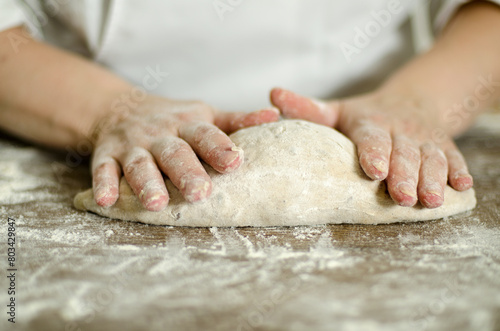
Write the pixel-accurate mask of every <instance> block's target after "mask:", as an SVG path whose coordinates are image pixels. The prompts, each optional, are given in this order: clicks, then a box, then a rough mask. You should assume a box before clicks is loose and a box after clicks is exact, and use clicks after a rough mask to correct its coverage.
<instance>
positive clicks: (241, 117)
mask: <svg viewBox="0 0 500 331" xmlns="http://www.w3.org/2000/svg"><path fill="white" fill-rule="evenodd" d="M279 118H280V112H279V110H278V109H276V108H274V107H269V108H264V109H261V110H258V111H255V112H252V113H226V112H219V113H217V114H216V116H215V125H216V126H217V127H218V128H219V129H221V130H222V131H224V132H226V133H231V132H234V131H236V130H239V129H241V128H246V127H249V126H254V125H260V124H263V123H269V122H276V121H277V120H279Z"/></svg>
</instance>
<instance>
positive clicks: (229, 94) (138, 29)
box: [0, 0, 460, 111]
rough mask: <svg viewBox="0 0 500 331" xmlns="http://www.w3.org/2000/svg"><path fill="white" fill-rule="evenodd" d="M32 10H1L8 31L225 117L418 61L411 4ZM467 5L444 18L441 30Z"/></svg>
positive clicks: (445, 11)
mask: <svg viewBox="0 0 500 331" xmlns="http://www.w3.org/2000/svg"><path fill="white" fill-rule="evenodd" d="M6 1H9V2H6ZM24 3H26V1H25V2H24ZM28 3H29V4H30V6H31V8H30V7H29V6H26V5H22V4H21V2H19V1H18V2H15V1H12V0H0V22H1V23H0V30H1V29H5V28H7V27H10V26H14V25H18V24H21V23H24V24H26V25H28V26H30V27H31V31H32V34H34V35H35V36H37V37H39V38H41V39H45V40H47V41H49V42H51V43H53V44H56V45H58V46H60V47H64V48H68V49H70V50H79V51H84V52H85V53H86V55H87V56H89V57H90V58H92V59H93V60H95V61H97V62H99V63H101V64H103V65H104V66H106V67H108V68H109V69H110V70H112V71H113V72H115V73H116V74H118V75H120V76H122V77H124V78H125V79H127V80H129V81H130V82H132V83H133V84H136V85H137V86H138V87H141V88H144V89H145V90H147V91H148V92H150V93H154V94H159V95H163V96H166V97H170V98H174V99H196V100H202V101H205V102H207V103H209V104H210V105H212V106H215V107H218V108H220V109H223V110H234V111H251V110H256V109H259V108H262V107H265V106H267V105H268V104H269V101H268V94H269V90H270V89H271V88H272V87H275V86H280V87H284V88H288V89H291V90H293V91H296V92H298V93H301V94H304V95H308V96H312V97H316V98H329V97H334V96H345V95H347V94H352V93H358V92H361V91H364V90H366V89H371V88H373V87H375V86H376V85H377V84H379V83H380V82H381V81H382V80H383V79H384V78H385V77H386V76H387V75H389V74H390V72H391V71H393V70H394V69H395V68H397V67H398V66H400V65H401V64H402V63H404V62H405V61H407V60H408V58H409V57H410V56H412V55H413V53H414V52H413V46H412V45H413V39H412V38H413V37H412V34H411V26H410V24H409V23H408V18H409V15H410V13H411V12H412V10H413V8H414V4H415V3H416V1H411V0H357V1H349V2H345V1H342V2H340V1H335V2H334V1H332V0H309V1H301V0H211V1H206V0H203V1H194V0H193V1H183V0H168V1H167V0H163V1H162V0H143V1H140V2H139V1H99V0H80V1H76V0H74V1H72V0H64V1H61V0H59V1H58V0H52V1H46V2H43V3H44V4H42V3H41V2H38V1H28ZM47 3H48V5H47ZM459 3H460V2H459V1H451V2H448V4H447V5H446V6H443V7H442V8H441V14H440V19H439V22H441V25H442V24H443V22H445V21H446V20H447V19H448V17H449V16H450V15H451V14H452V13H453V10H454V9H456V8H457V6H458V5H459ZM34 13H36V14H37V15H36V16H35V15H34ZM35 17H38V19H35ZM438 17H439V16H438ZM439 22H438V23H439ZM167 73H168V74H167ZM151 76H152V77H153V79H151ZM146 77H149V78H147V79H146ZM154 78H156V79H154Z"/></svg>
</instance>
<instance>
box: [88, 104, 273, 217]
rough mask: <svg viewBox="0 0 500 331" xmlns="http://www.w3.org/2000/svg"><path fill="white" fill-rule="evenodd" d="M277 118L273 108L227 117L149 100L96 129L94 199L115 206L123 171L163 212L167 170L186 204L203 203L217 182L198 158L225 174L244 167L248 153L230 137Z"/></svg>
mask: <svg viewBox="0 0 500 331" xmlns="http://www.w3.org/2000/svg"><path fill="white" fill-rule="evenodd" d="M278 118H279V112H278V111H277V110H276V109H274V108H266V109H262V110H260V111H256V112H253V113H224V112H220V111H217V110H215V109H214V108H212V107H210V106H208V105H207V104H205V103H203V102H199V101H175V100H170V99H166V98H162V97H158V96H147V97H146V99H145V100H144V101H142V102H141V103H140V104H139V105H138V106H137V107H135V108H134V109H132V110H130V112H128V113H126V114H116V113H111V114H109V115H107V116H105V117H104V118H103V119H101V120H100V121H99V123H97V125H96V128H95V129H94V130H93V142H94V152H93V156H92V164H91V167H92V176H93V184H92V186H93V190H94V199H95V201H96V202H97V204H98V205H100V206H102V207H109V206H112V205H113V204H114V203H115V202H116V200H117V199H118V195H119V180H120V177H121V174H122V171H123V175H124V176H125V178H126V180H127V182H128V183H129V185H130V187H131V188H132V190H133V191H134V193H135V194H136V195H137V197H138V198H139V200H140V201H141V203H142V204H143V205H144V207H145V208H146V209H147V210H150V211H161V210H162V209H164V208H165V206H166V205H167V204H168V200H169V196H168V192H167V189H166V187H165V182H164V179H163V176H162V172H163V173H164V174H165V175H166V176H168V178H169V179H170V180H171V181H172V183H173V184H174V185H175V186H176V187H177V188H178V189H179V191H180V192H181V193H182V195H183V196H184V198H185V199H186V200H187V201H189V202H196V201H201V200H204V199H206V198H208V197H209V196H210V193H211V191H212V183H211V180H210V177H209V176H208V174H207V173H206V171H205V169H204V168H203V166H202V164H201V162H200V161H199V159H198V156H199V157H200V158H201V159H202V160H203V161H205V162H206V163H208V164H209V165H210V166H212V167H213V168H214V169H215V170H216V171H218V172H220V173H227V172H231V171H233V170H235V169H237V168H238V167H239V166H240V165H241V164H242V163H243V151H242V150H241V149H239V148H237V147H236V146H235V144H234V143H233V142H232V141H231V140H230V139H229V137H228V136H227V134H229V133H231V132H233V131H236V130H238V129H240V128H243V127H248V126H253V125H258V124H262V123H267V122H274V121H276V120H278Z"/></svg>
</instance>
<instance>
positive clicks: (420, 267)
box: [0, 115, 500, 331]
mask: <svg viewBox="0 0 500 331" xmlns="http://www.w3.org/2000/svg"><path fill="white" fill-rule="evenodd" d="M482 123H483V124H482V126H479V127H478V128H476V129H474V130H472V131H471V132H469V133H468V134H467V135H466V136H465V137H463V138H462V139H461V140H460V141H459V146H460V148H461V149H462V151H463V152H464V154H465V156H466V158H467V159H468V162H469V165H470V168H471V170H472V173H473V175H474V179H475V187H476V192H477V198H478V206H477V208H476V209H475V210H474V211H472V212H471V213H469V214H466V215H459V216H457V217H452V218H449V219H447V220H438V221H429V222H419V223H412V224H392V225H377V226H353V225H333V226H325V225H322V226H316V227H291V228H256V229H255V228H240V229H235V228H218V229H217V228H210V229H203V228H174V227H161V226H148V225H144V224H139V223H127V222H120V221H116V220H109V219H105V218H102V217H100V216H97V215H93V214H88V213H84V212H79V211H76V210H75V209H74V208H73V207H72V199H73V197H74V195H75V194H76V193H77V192H78V191H80V190H83V189H85V188H87V187H89V185H90V177H89V173H88V170H87V168H88V165H86V164H84V163H82V164H79V163H80V162H79V160H75V159H71V158H70V159H66V158H67V154H56V153H53V152H49V151H45V150H42V149H37V148H33V147H29V146H27V145H25V144H23V143H20V142H17V141H14V140H12V139H9V138H7V137H3V138H1V139H0V150H1V158H0V217H1V219H2V221H3V223H2V224H3V225H2V228H1V229H0V236H1V238H3V239H2V242H6V231H7V227H6V221H7V217H12V218H14V219H15V220H16V223H17V230H16V233H17V240H18V244H17V258H18V261H17V263H18V264H17V267H18V271H17V293H16V300H17V303H18V305H17V316H16V321H17V323H16V324H15V326H14V325H12V324H11V323H7V321H6V319H7V317H6V314H5V311H6V308H2V313H1V315H0V316H2V319H1V321H0V329H1V330H82V331H83V330H500V217H499V211H500V208H499V206H500V203H499V202H498V201H499V188H500V167H499V159H500V120H499V119H498V116H497V115H490V116H489V117H487V118H483V121H482ZM2 247H4V249H2V251H3V252H4V253H2V266H3V268H2V270H3V272H4V273H5V274H6V273H7V272H6V271H5V270H6V256H7V254H6V247H7V246H6V245H5V244H4V245H2ZM1 276H2V277H1V279H2V280H1V282H0V284H1V289H0V291H1V293H2V295H1V296H0V298H1V302H0V303H1V304H0V306H2V307H5V304H4V303H7V300H8V299H7V296H6V288H7V287H8V284H7V280H6V277H5V276H4V275H3V274H2V275H1Z"/></svg>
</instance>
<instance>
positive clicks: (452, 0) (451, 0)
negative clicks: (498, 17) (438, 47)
mask: <svg viewBox="0 0 500 331" xmlns="http://www.w3.org/2000/svg"><path fill="white" fill-rule="evenodd" d="M471 1H472V0H446V1H444V4H443V5H442V6H441V8H440V10H439V11H438V13H437V16H436V18H435V20H434V30H435V31H436V33H439V32H440V31H441V30H442V29H443V28H444V27H445V25H446V23H448V21H449V20H450V19H451V18H452V17H453V15H454V14H455V13H456V11H457V10H458V8H460V7H461V6H463V5H464V4H466V3H468V2H471ZM489 2H491V3H495V4H497V5H500V0H489Z"/></svg>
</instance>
